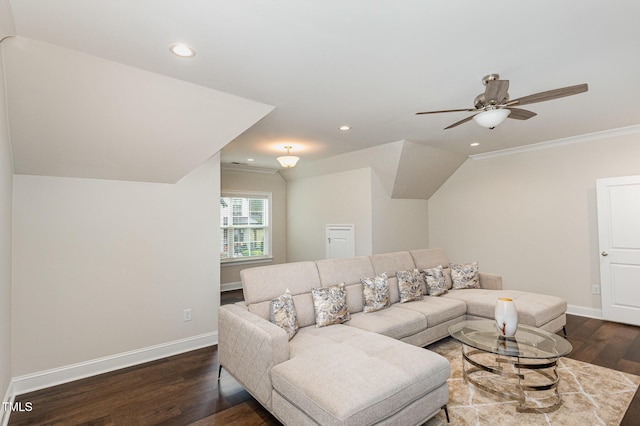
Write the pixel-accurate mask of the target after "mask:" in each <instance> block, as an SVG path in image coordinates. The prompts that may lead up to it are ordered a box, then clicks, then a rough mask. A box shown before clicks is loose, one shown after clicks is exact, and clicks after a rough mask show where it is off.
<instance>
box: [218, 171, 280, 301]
mask: <svg viewBox="0 0 640 426" xmlns="http://www.w3.org/2000/svg"><path fill="white" fill-rule="evenodd" d="M220 182H221V187H222V190H239V191H260V192H270V193H271V203H272V206H271V216H272V217H271V223H272V232H271V239H272V247H271V249H272V254H273V261H272V262H269V263H266V264H276V263H284V262H286V261H287V183H286V182H285V180H284V179H283V178H282V176H280V174H279V173H256V172H247V171H239V170H228V169H225V168H224V166H223V167H222V170H221V172H220ZM252 266H259V265H256V264H255V263H253V264H240V265H239V264H226V265H221V266H220V287H221V289H222V290H225V289H226V288H237V286H238V283H239V282H240V271H241V270H242V269H244V268H248V267H252Z"/></svg>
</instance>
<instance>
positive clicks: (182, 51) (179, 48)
mask: <svg viewBox="0 0 640 426" xmlns="http://www.w3.org/2000/svg"><path fill="white" fill-rule="evenodd" d="M169 50H170V51H171V53H173V54H174V55H176V56H180V57H181V58H192V57H194V56H196V51H195V50H193V48H192V47H189V46H187V45H186V44H182V43H175V44H172V45H171V46H169Z"/></svg>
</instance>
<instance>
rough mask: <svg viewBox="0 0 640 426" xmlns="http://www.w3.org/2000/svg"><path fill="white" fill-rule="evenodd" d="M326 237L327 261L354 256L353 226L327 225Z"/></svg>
mask: <svg viewBox="0 0 640 426" xmlns="http://www.w3.org/2000/svg"><path fill="white" fill-rule="evenodd" d="M326 236H327V237H326V257H327V259H336V258H340V257H353V256H355V255H356V250H355V241H354V238H355V234H354V227H353V225H327V226H326Z"/></svg>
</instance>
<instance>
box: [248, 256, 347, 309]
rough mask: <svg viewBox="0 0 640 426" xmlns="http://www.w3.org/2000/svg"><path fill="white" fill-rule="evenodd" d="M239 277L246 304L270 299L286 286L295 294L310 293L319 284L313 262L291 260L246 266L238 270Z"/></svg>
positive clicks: (318, 277) (278, 294)
mask: <svg viewBox="0 0 640 426" xmlns="http://www.w3.org/2000/svg"><path fill="white" fill-rule="evenodd" d="M240 278H241V279H242V292H243V294H244V300H245V302H246V304H247V305H251V304H252V303H259V302H264V301H270V300H271V299H273V298H276V297H278V296H280V295H281V294H282V293H284V291H285V290H286V289H287V288H289V289H290V290H291V294H292V295H294V296H295V295H296V294H302V293H311V289H312V288H314V287H320V286H321V283H320V276H319V275H318V268H317V267H316V264H315V262H293V263H282V264H278V265H269V266H257V267H255V268H247V269H243V270H241V271H240ZM334 284H338V283H334Z"/></svg>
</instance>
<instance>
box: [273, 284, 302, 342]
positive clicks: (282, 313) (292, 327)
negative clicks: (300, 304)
mask: <svg viewBox="0 0 640 426" xmlns="http://www.w3.org/2000/svg"><path fill="white" fill-rule="evenodd" d="M269 320H270V321H271V322H272V323H274V324H275V325H277V326H278V327H280V328H282V329H283V330H284V331H286V332H287V335H288V336H289V340H291V338H292V337H293V336H295V335H296V333H297V332H298V328H300V327H299V326H298V317H297V315H296V307H295V305H294V304H293V298H292V297H291V292H290V291H289V289H287V290H286V291H285V292H284V293H283V294H282V295H280V296H278V297H276V298H275V299H273V300H271V302H270V303H269Z"/></svg>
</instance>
